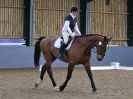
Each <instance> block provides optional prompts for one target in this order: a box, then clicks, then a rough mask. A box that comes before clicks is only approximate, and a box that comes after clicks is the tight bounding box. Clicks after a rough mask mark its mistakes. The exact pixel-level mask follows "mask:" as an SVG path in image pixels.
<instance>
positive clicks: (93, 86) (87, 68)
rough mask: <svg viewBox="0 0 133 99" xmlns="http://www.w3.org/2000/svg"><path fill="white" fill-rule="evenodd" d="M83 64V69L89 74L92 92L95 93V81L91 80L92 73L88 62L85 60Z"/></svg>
mask: <svg viewBox="0 0 133 99" xmlns="http://www.w3.org/2000/svg"><path fill="white" fill-rule="evenodd" d="M84 66H85V70H86V72H87V74H88V76H89V79H90V81H91V87H92V89H93V90H92V92H93V93H97V89H96V86H95V83H94V80H93V75H92V73H91V69H90V64H89V63H88V62H87V63H85V64H84Z"/></svg>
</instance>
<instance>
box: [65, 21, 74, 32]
mask: <svg viewBox="0 0 133 99" xmlns="http://www.w3.org/2000/svg"><path fill="white" fill-rule="evenodd" d="M69 25H70V21H68V20H66V21H65V23H64V27H66V28H67V31H68V32H69V33H70V35H72V34H73V32H72V31H71V29H70V27H69Z"/></svg>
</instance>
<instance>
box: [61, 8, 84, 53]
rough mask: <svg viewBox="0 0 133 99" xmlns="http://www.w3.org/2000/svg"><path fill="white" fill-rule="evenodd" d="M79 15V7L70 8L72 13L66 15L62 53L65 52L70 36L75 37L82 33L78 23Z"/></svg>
mask: <svg viewBox="0 0 133 99" xmlns="http://www.w3.org/2000/svg"><path fill="white" fill-rule="evenodd" d="M77 16H78V8H77V7H72V8H71V10H70V14H69V15H68V16H66V17H65V20H64V21H65V22H64V26H63V28H62V36H63V39H64V42H63V43H62V45H61V47H60V50H59V52H60V54H63V53H64V52H65V48H66V44H67V42H68V39H69V36H71V37H72V38H74V37H75V36H76V35H81V33H80V31H79V28H78V24H77Z"/></svg>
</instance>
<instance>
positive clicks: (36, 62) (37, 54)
mask: <svg viewBox="0 0 133 99" xmlns="http://www.w3.org/2000/svg"><path fill="white" fill-rule="evenodd" d="M44 38H45V37H40V38H39V39H38V40H37V41H36V43H35V49H34V65H35V67H36V68H37V67H38V66H39V60H40V54H41V49H40V43H41V41H42V40H43V39H44Z"/></svg>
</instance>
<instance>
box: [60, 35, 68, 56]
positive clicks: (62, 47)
mask: <svg viewBox="0 0 133 99" xmlns="http://www.w3.org/2000/svg"><path fill="white" fill-rule="evenodd" d="M62 36H63V40H64V42H63V43H62V44H61V47H60V50H59V52H60V53H61V54H63V53H64V52H65V48H66V44H67V42H68V38H69V33H68V32H63V33H62Z"/></svg>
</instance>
